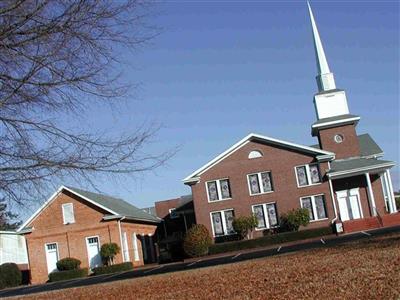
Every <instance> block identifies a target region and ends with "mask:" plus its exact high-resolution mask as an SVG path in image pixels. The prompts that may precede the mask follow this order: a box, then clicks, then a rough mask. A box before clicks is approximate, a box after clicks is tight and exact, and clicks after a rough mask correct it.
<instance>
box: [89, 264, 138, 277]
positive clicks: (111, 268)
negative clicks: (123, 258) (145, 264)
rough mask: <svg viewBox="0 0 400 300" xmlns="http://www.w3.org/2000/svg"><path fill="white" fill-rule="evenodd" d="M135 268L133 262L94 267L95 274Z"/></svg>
mask: <svg viewBox="0 0 400 300" xmlns="http://www.w3.org/2000/svg"><path fill="white" fill-rule="evenodd" d="M132 269H133V264H132V262H130V261H128V262H124V263H122V264H115V265H111V266H103V267H97V268H94V269H93V270H92V271H93V275H102V274H110V273H115V272H122V271H129V270H132Z"/></svg>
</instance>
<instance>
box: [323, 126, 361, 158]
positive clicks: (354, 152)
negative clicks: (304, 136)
mask: <svg viewBox="0 0 400 300" xmlns="http://www.w3.org/2000/svg"><path fill="white" fill-rule="evenodd" d="M336 134H341V135H342V136H343V138H344V139H343V142H342V143H340V144H338V143H336V142H335V140H334V137H335V135H336ZM318 139H319V144H320V147H321V149H324V150H326V151H331V152H334V153H335V156H336V159H341V158H347V157H355V156H360V144H359V142H358V138H357V132H356V129H355V126H354V125H344V126H339V127H335V128H328V129H321V130H320V131H319V133H318Z"/></svg>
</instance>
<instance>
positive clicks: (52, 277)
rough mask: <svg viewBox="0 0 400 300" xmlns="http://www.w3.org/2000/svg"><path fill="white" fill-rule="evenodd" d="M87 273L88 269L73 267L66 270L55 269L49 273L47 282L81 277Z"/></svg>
mask: <svg viewBox="0 0 400 300" xmlns="http://www.w3.org/2000/svg"><path fill="white" fill-rule="evenodd" d="M87 275H88V269H87V268H83V269H73V270H67V271H55V272H51V273H50V274H49V282H54V281H61V280H68V279H74V278H82V277H86V276H87Z"/></svg>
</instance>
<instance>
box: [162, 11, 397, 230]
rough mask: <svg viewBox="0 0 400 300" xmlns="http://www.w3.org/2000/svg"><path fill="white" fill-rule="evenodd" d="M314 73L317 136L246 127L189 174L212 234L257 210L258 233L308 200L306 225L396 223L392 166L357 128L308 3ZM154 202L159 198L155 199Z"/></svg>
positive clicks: (201, 217)
mask: <svg viewBox="0 0 400 300" xmlns="http://www.w3.org/2000/svg"><path fill="white" fill-rule="evenodd" d="M309 13H310V19H311V25H312V32H313V39H314V47H315V54H316V61H317V70H318V75H317V77H316V80H317V85H318V92H317V93H316V94H315V95H314V108H315V112H316V117H317V119H316V121H315V122H314V123H313V124H312V125H311V135H312V136H313V137H316V138H317V140H318V144H316V145H314V146H306V145H299V144H295V143H292V142H288V141H284V140H281V139H276V138H271V137H268V136H263V135H259V134H253V133H252V134H249V135H248V136H246V137H244V138H243V139H242V140H240V141H239V142H237V143H236V144H234V145H233V146H232V147H230V148H229V149H227V150H226V151H225V152H223V153H221V154H220V155H218V156H217V157H215V158H214V159H213V160H211V161H210V162H208V163H207V164H205V165H204V166H202V167H200V168H199V169H198V170H196V171H194V172H193V173H192V174H190V175H189V176H187V177H186V178H185V179H184V180H183V182H184V183H185V184H186V185H189V186H190V187H191V189H192V196H193V206H194V212H195V217H196V222H197V223H201V224H204V225H205V226H206V227H207V228H208V229H209V232H210V233H212V235H213V237H215V238H217V237H223V236H228V235H231V234H233V233H234V230H233V227H232V220H233V218H234V217H236V216H243V215H245V216H248V215H250V214H251V213H254V214H255V215H256V216H257V220H258V226H257V228H256V231H257V234H258V235H261V233H262V232H263V231H265V230H268V229H270V228H272V227H275V226H278V224H279V216H280V215H281V214H283V213H286V212H288V211H289V210H291V209H296V208H300V207H303V208H307V209H308V210H309V214H310V220H311V222H310V225H309V226H308V228H316V227H325V226H330V225H332V226H334V227H335V228H336V230H337V231H339V232H343V231H345V232H349V231H357V230H364V229H369V228H375V227H381V226H390V225H395V224H400V213H399V212H397V208H396V203H395V198H394V192H393V186H392V181H391V177H390V171H389V170H390V168H392V167H393V166H394V165H395V163H394V162H393V161H387V160H383V159H381V158H382V156H383V151H382V149H381V148H380V147H379V146H378V145H377V144H376V143H375V141H374V140H373V139H372V137H371V136H370V135H369V134H358V133H357V124H358V122H359V121H360V117H359V116H357V115H354V114H351V113H350V111H349V108H348V105H347V97H346V92H345V91H344V90H342V89H339V88H337V87H336V84H335V79H334V75H333V73H332V72H331V71H330V68H329V66H328V62H327V59H326V56H325V53H324V49H323V46H322V42H321V39H320V36H319V33H318V29H317V26H316V23H315V20H314V17H313V13H312V11H311V7H310V6H309ZM156 205H157V204H156Z"/></svg>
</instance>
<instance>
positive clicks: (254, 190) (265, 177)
mask: <svg viewBox="0 0 400 300" xmlns="http://www.w3.org/2000/svg"><path fill="white" fill-rule="evenodd" d="M247 180H248V184H249V190H250V195H257V194H264V193H268V192H272V191H273V186H272V176H271V172H262V173H256V174H249V175H247Z"/></svg>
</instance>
